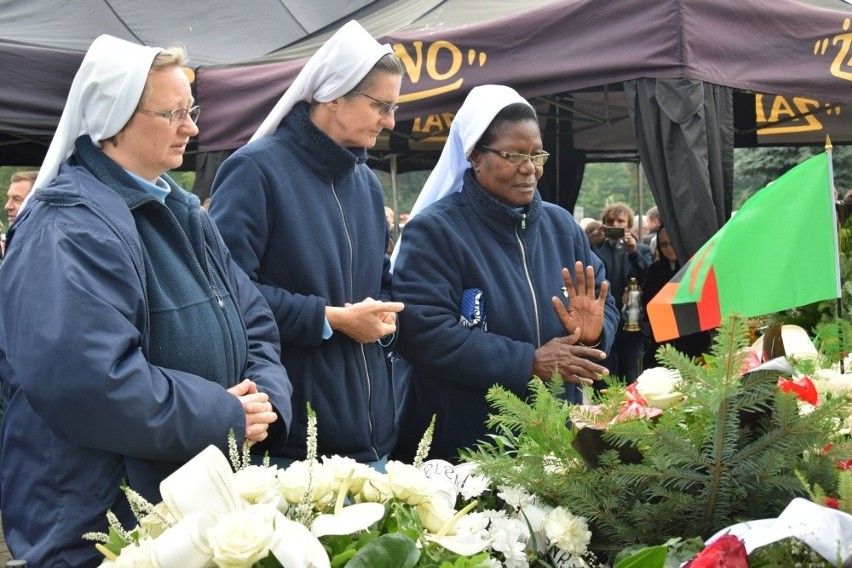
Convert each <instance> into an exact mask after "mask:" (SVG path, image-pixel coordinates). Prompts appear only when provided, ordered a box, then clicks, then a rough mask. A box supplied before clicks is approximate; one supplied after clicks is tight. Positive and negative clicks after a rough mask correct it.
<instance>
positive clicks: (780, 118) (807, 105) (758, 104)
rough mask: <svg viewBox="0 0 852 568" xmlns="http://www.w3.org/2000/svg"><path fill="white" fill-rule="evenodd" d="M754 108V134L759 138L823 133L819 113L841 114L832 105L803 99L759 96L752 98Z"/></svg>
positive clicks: (836, 106)
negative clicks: (795, 133)
mask: <svg viewBox="0 0 852 568" xmlns="http://www.w3.org/2000/svg"><path fill="white" fill-rule="evenodd" d="M754 106H755V108H754V112H755V118H756V122H757V127H758V130H757V133H758V134H759V135H761V136H766V135H773V134H791V133H794V132H819V131H821V130H822V129H823V123H822V121H821V120H820V117H819V115H820V114H822V112H825V114H827V115H839V114H840V112H841V107H840V106H839V105H836V104H834V103H821V102H819V101H818V100H816V99H809V98H805V97H790V98H789V100H788V98H787V97H785V96H784V95H764V94H760V93H758V94H756V95H755V97H754ZM767 109H768V112H767ZM822 109H825V110H824V111H823V110H822ZM817 112H818V113H819V114H816V113H817ZM761 125H764V126H762V127H761Z"/></svg>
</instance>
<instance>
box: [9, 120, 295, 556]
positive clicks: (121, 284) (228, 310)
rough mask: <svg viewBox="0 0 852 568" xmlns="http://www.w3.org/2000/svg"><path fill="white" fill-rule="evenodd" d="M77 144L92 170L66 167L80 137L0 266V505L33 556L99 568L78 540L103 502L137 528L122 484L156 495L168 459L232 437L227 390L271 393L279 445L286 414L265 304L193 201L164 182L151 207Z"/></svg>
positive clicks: (176, 462) (16, 231)
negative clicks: (1, 412) (1, 408)
mask: <svg viewBox="0 0 852 568" xmlns="http://www.w3.org/2000/svg"><path fill="white" fill-rule="evenodd" d="M86 143H87V144H88V147H84V149H83V152H84V153H88V154H90V155H89V156H88V158H89V165H90V167H93V169H98V168H101V170H102V171H99V172H98V176H99V177H96V176H95V175H93V173H92V170H90V169H89V168H87V167H84V166H82V165H74V164H75V163H76V162H77V161H78V160H79V159H80V141H78V153H77V154H75V156H73V157H72V159H71V161H70V162H69V163H70V164H72V165H68V164H63V165H62V167H61V168H60V171H59V176H58V177H57V178H56V179H55V180H54V181H53V183H52V184H51V185H49V186H47V187H46V188H44V189H41V190H39V191H38V192H37V193H36V194H35V195H34V197H33V200H34V201H33V203H32V204H31V205H30V206H28V207H27V208H26V209H25V211H24V212H23V214H22V215H21V216H20V217H19V218H18V220H17V221H16V223H15V225H14V228H13V230H12V232H11V235H10V240H9V248H8V254H7V256H6V260H5V261H4V263H3V265H2V267H0V376H2V379H3V402H4V405H5V407H6V417H5V420H4V422H3V426H2V437H3V455H2V468H1V469H0V488H2V492H0V511H2V514H3V528H4V531H5V535H6V542H7V543H8V545H9V548H10V550H11V552H12V554H13V555H14V556H15V557H16V558H22V559H26V560H27V561H29V563H30V565H31V566H75V567H76V566H87V565H94V564H96V563H97V560H98V558H99V557H100V558H101V559H102V557H101V555H100V553H98V552H97V551H96V550H95V548H94V546H93V543H91V542H88V541H83V540H82V539H81V535H82V534H83V533H84V532H90V531H101V532H103V531H106V529H107V522H106V516H105V514H106V511H107V510H108V509H111V510H112V511H113V512H114V513H116V515H118V517H119V519H120V520H121V521H122V523H123V524H124V526H125V527H128V528H131V527H133V526H135V524H136V522H135V519H134V518H133V516H132V515H131V514H130V511H129V508H128V506H127V503H126V498H125V496H124V493H123V492H122V491H121V489H120V486H121V484H122V482H124V483H127V484H128V485H129V486H130V487H131V488H133V489H135V490H137V491H138V492H140V493H141V494H142V495H143V496H144V497H146V498H147V499H149V500H151V501H153V502H157V501H159V499H160V496H159V482H160V481H161V480H162V479H163V478H165V477H166V476H167V475H168V474H170V473H171V472H172V471H174V470H175V469H177V468H178V467H179V466H180V465H182V464H183V463H185V462H186V461H188V460H189V459H191V458H192V457H194V456H195V455H196V454H197V453H198V452H200V451H201V450H203V449H204V448H206V447H207V446H209V445H210V444H214V445H216V446H218V447H220V448H221V449H223V450H224V451H227V438H228V432H229V430H233V431H234V433H235V434H236V436H237V440H238V443H239V444H242V436H243V434H244V433H245V427H246V418H245V413H244V411H243V408H242V405H241V403H240V402H239V400H237V398H236V397H235V396H234V395H232V394H230V393H228V392H227V391H226V390H225V389H226V387H230V386H233V385H235V384H236V383H238V382H239V381H241V380H242V379H243V378H249V379H252V380H253V381H255V382H256V383H257V385H258V389H259V390H261V391H263V392H267V393H268V394H269V396H270V400H271V402H272V403H273V405H274V406H275V408H276V410H277V411H278V413H279V415H280V416H279V421H278V428H280V430H279V433H280V439H279V441H283V438H284V437H285V436H286V425H287V424H288V423H289V421H290V418H291V416H290V392H291V388H290V385H289V382H288V379H287V375H286V372H285V371H284V369H283V368H282V366H281V364H280V362H279V360H278V334H277V329H276V326H275V322H274V320H273V318H272V314H271V313H270V312H269V308H268V307H267V306H266V303H265V301H264V300H263V298H262V297H261V296H260V294H258V293H257V290H256V289H255V288H254V286H253V285H252V283H251V282H250V281H249V279H248V278H247V277H246V276H245V274H243V272H242V271H241V270H240V269H239V268H238V267H237V266H236V265H235V264H234V263H233V262H232V261H231V260H230V258H229V256H228V252H227V249H226V248H225V246H224V243H223V242H222V241H221V239H220V238H219V236H218V234H217V232H216V230H215V227H214V225H213V223H212V221H211V220H210V219H209V217H208V216H207V215H206V214H205V213H203V210H202V209H201V208H200V206H199V203H198V199H197V198H196V197H195V196H193V195H191V194H189V193H187V192H185V191H183V190H181V189H180V188H178V187H177V186H176V185H174V184H172V191H171V193H170V195H169V196H168V197H167V198H166V205H163V204H162V203H160V202H159V201H157V200H156V199H154V198H153V197H151V196H150V195H149V194H147V193H146V192H145V191H144V190H143V189H142V188H141V187H139V186H138V185H137V186H135V187H134V184H135V182H133V180H132V179H131V178H130V177H129V176H128V175H127V174H126V172H124V170H122V169H121V168H119V167H118V166H117V165H115V163H114V162H112V161H111V160H109V159H108V158H107V157H106V156H104V155H103V154H102V153H101V152H100V150H99V149H96V148H95V147H94V146H93V145H92V144H91V142H90V141H88V138H87V137H86ZM92 164H94V166H93V165H92ZM167 181H170V180H168V179H167ZM105 182H108V184H107V183H105ZM154 233H156V234H157V235H158V236H159V237H160V239H159V240H157V237H155V236H154ZM166 363H168V364H166Z"/></svg>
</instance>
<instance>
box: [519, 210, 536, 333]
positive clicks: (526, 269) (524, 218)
mask: <svg viewBox="0 0 852 568" xmlns="http://www.w3.org/2000/svg"><path fill="white" fill-rule="evenodd" d="M520 225H521V230H522V231H523V230H524V229H526V228H527V215H526V213H524V214H522V215H521V223H520ZM515 238H516V239H517V240H518V248H519V249H520V251H521V262H522V263H523V265H524V276H526V279H527V286H529V288H530V296H531V297H532V301H533V313H534V314H535V345H536V348H539V347H541V321H540V318H539V314H538V299H537V298H536V297H535V287H534V286H533V283H532V277H531V276H530V270H529V266H527V250H526V247H525V246H524V240H523V239H522V238H521V235H520V233H519V232H518V227H517V226H516V227H515Z"/></svg>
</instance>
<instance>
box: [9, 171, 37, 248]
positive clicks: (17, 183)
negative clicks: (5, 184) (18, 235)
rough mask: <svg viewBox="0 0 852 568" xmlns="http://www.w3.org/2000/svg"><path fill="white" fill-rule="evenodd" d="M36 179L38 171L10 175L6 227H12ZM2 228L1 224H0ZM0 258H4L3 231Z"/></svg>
mask: <svg viewBox="0 0 852 568" xmlns="http://www.w3.org/2000/svg"><path fill="white" fill-rule="evenodd" d="M37 177H38V170H32V171H26V172H15V173H13V174H12V181H11V183H10V184H9V189H8V190H6V216H7V217H8V218H9V224H8V225H7V226H8V227H11V226H12V223H14V222H15V218H16V217H17V216H18V212H19V211H20V210H21V205H23V204H24V199H26V197H27V195H29V194H30V192H31V191H32V190H33V184H34V183H35V180H36V178H37ZM0 227H2V224H0ZM0 256H6V232H5V231H3V236H2V238H0Z"/></svg>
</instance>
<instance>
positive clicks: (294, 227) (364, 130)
mask: <svg viewBox="0 0 852 568" xmlns="http://www.w3.org/2000/svg"><path fill="white" fill-rule="evenodd" d="M403 72H404V67H403V65H402V62H401V61H400V60H399V58H397V57H396V56H395V55H394V53H393V49H392V48H391V46H390V45H387V44H380V43H379V42H377V41H376V40H375V39H373V37H372V36H371V35H370V34H369V33H368V32H367V31H366V30H365V29H364V28H363V27H361V25H360V24H358V22H356V21H354V20H353V21H350V22H349V23H347V24H346V25H344V26H343V27H341V28H340V29H339V30H338V31H337V32H336V33H335V34H334V35H333V36H332V37H331V38H330V39H329V40H328V41H327V42H326V43H325V44H323V46H322V47H320V49H319V50H318V51H317V52H316V53H315V54H314V55H313V56H312V57H311V58H310V60H309V61H308V62H307V63H306V65H305V67H304V68H303V69H302V70H301V71H300V72H299V75H298V76H297V77H296V79H295V80H294V82H293V84H292V85H291V86H290V87H289V88H288V89H287V91H286V92H285V93H284V94H283V96H282V97H281V99H280V100H279V101H278V103H277V104H276V105H275V107H274V108H273V109H272V112H271V113H270V114H269V116H268V117H266V119H265V120H264V121H263V123H262V124H261V125H260V127H259V128H258V130H257V132H255V134H254V136H253V137H252V140H251V141H250V142H249V143H248V144H247V145H246V146H244V147H243V148H241V149H239V150H238V151H236V152H235V153H234V154H233V155H232V156H230V157H229V158H228V159H227V160H225V162H224V163H223V164H222V166H221V167H220V169H219V171H218V172H217V174H216V179H215V180H214V183H213V190H212V197H211V203H210V212H211V214H212V215H213V218H214V219H215V220H216V223H217V224H218V225H219V228H220V230H221V231H222V236H223V238H224V239H225V242H226V243H227V245H228V247H229V248H230V250H231V253H232V254H233V256H234V260H235V261H236V262H237V264H239V265H240V266H241V267H242V268H243V270H245V271H246V273H247V274H248V275H249V277H251V279H252V280H253V281H254V283H255V284H256V285H257V287H258V289H259V290H260V291H261V293H263V296H264V297H265V298H266V300H267V302H269V305H270V307H271V308H272V311H273V312H274V314H275V319H276V321H277V322H278V328H279V330H280V332H281V360H282V362H283V363H284V366H285V367H286V368H287V371H288V373H289V374H290V377H291V379H292V381H293V411H294V413H295V420H294V421H293V432H292V434H291V435H290V437H289V439H288V440H287V446H286V447H285V448H284V449H283V451H282V452H280V453H276V454H273V462H275V463H276V464H278V465H280V466H283V465H286V464H287V463H288V462H291V461H292V460H300V459H304V458H305V456H306V453H307V447H306V437H307V424H308V418H307V405H308V404H310V405H311V407H312V408H313V410H314V411H315V412H316V415H317V421H318V426H319V427H318V430H319V436H318V451H319V454H320V455H332V454H338V455H341V456H345V457H349V458H352V459H354V460H357V461H359V462H361V463H368V464H372V465H373V466H375V467H376V468H378V469H382V468H383V464H384V462H385V461H386V458H387V455H388V453H389V452H390V450H391V449H392V448H393V445H394V442H395V440H396V428H395V424H394V419H393V417H394V399H393V391H392V388H391V383H390V376H389V371H388V361H387V357H386V355H387V352H386V348H387V347H388V346H389V345H390V343H391V341H392V340H393V334H394V332H395V331H396V315H397V312H399V311H400V310H402V308H403V306H402V304H400V303H396V302H390V301H389V300H390V279H389V261H388V259H387V257H386V254H385V252H386V248H387V240H388V225H387V221H386V219H385V209H384V192H383V190H382V186H381V184H380V183H379V180H378V178H377V177H376V175H375V174H374V173H373V172H372V170H370V168H369V167H368V166H367V163H366V162H367V149H368V148H372V147H373V146H374V145H375V144H376V138H377V137H378V135H379V133H380V132H381V131H382V130H384V129H392V128H393V127H394V124H395V120H394V115H395V112H396V110H397V99H398V97H399V90H400V86H401V84H402V76H403Z"/></svg>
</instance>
